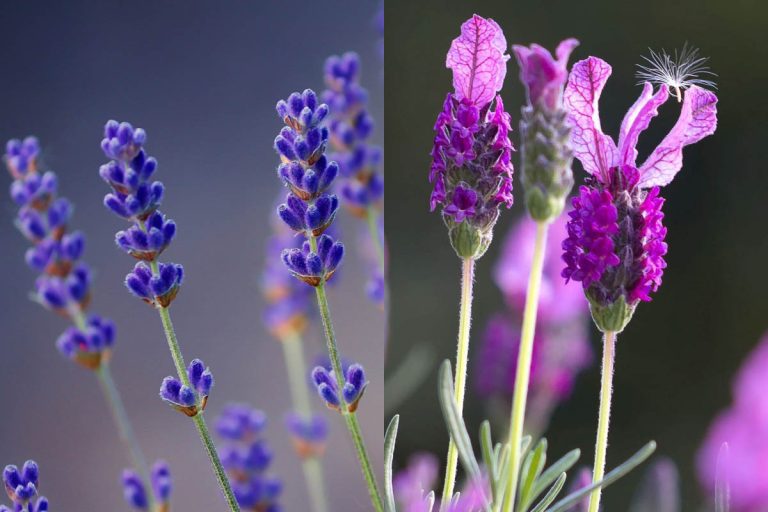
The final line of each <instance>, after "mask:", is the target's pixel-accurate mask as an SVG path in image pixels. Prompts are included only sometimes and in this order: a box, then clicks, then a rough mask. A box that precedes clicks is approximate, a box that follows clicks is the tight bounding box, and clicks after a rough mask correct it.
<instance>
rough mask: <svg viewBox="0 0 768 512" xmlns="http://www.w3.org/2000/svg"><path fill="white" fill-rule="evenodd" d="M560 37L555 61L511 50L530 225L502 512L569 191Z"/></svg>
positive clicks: (516, 462)
mask: <svg viewBox="0 0 768 512" xmlns="http://www.w3.org/2000/svg"><path fill="white" fill-rule="evenodd" d="M578 44H579V43H578V41H576V40H575V39H566V40H565V41H563V42H561V43H560V45H558V47H557V51H556V55H557V59H555V58H553V57H552V54H551V53H550V52H549V51H548V50H546V49H545V48H543V47H541V46H539V45H537V44H533V45H531V47H530V48H528V47H525V46H520V45H515V46H514V48H513V49H514V52H515V57H516V58H517V62H518V65H519V66H520V80H521V81H522V83H523V85H524V86H525V89H526V93H527V100H528V102H527V104H526V105H525V106H524V107H523V109H522V117H521V120H520V133H521V139H522V143H521V148H522V182H523V189H524V193H525V204H526V207H527V209H528V213H529V215H530V216H531V218H532V219H533V220H535V221H536V230H535V236H534V237H533V238H532V239H531V240H530V242H529V243H531V246H532V247H533V254H532V256H531V264H530V272H529V274H528V285H527V288H526V295H525V309H524V311H523V319H522V326H521V335H520V345H519V351H518V355H517V367H516V371H515V387H514V394H513V399H512V409H511V413H510V419H509V445H510V471H509V479H508V481H507V488H508V489H510V492H509V493H508V494H507V495H506V496H505V498H504V505H503V507H502V510H504V511H505V512H511V510H512V507H513V504H514V502H515V494H516V491H517V489H516V487H517V479H518V472H519V470H520V467H521V466H520V463H521V460H520V459H521V450H520V446H521V444H520V442H521V439H522V435H523V422H524V418H525V411H526V402H527V397H528V386H529V382H530V371H531V359H532V357H533V344H534V335H535V332H536V318H537V311H538V305H539V295H540V289H541V279H542V271H543V265H544V261H543V260H544V250H545V247H546V245H547V232H548V226H549V224H550V223H551V222H553V221H554V220H555V219H556V218H557V217H559V216H560V213H561V212H562V211H563V207H564V205H565V198H566V197H567V196H568V194H569V193H570V191H571V188H572V187H573V172H572V171H571V162H572V160H573V151H572V149H571V140H570V139H571V128H570V126H569V125H568V123H567V120H566V118H567V111H566V109H565V108H564V107H563V102H562V96H563V87H564V85H565V81H566V79H567V77H568V68H567V65H568V58H569V57H570V54H571V51H573V49H574V48H575V47H576V46H577V45H578Z"/></svg>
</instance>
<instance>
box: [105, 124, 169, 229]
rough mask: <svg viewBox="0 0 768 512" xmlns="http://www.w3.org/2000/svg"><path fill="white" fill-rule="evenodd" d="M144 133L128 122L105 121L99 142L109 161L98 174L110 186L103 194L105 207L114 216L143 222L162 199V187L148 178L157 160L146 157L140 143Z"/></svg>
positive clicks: (144, 135)
mask: <svg viewBox="0 0 768 512" xmlns="http://www.w3.org/2000/svg"><path fill="white" fill-rule="evenodd" d="M145 140H146V133H145V132H144V130H142V129H141V128H137V129H134V128H133V127H132V126H131V125H130V124H129V123H118V122H117V121H108V122H107V124H106V126H105V127H104V139H103V140H102V141H101V147H102V150H104V154H105V155H106V156H107V157H108V158H111V159H112V160H111V161H110V162H108V163H106V164H104V165H102V166H101V168H100V169H99V175H100V176H101V178H102V179H103V180H104V181H105V182H107V184H109V186H111V187H112V192H111V193H109V194H107V195H106V196H105V197H104V204H105V206H106V207H107V208H108V209H109V210H111V211H112V212H113V213H115V214H116V215H118V216H120V217H123V218H125V219H128V220H133V221H144V220H146V219H147V217H149V215H150V214H152V212H154V211H155V210H156V209H157V208H158V207H159V206H160V203H161V202H162V200H163V196H164V194H165V188H164V187H163V184H162V183H160V182H159V181H150V178H151V177H152V175H153V174H154V172H155V170H156V169H157V160H155V159H154V158H152V157H149V156H147V154H146V152H145V151H144V148H143V145H144V142H145Z"/></svg>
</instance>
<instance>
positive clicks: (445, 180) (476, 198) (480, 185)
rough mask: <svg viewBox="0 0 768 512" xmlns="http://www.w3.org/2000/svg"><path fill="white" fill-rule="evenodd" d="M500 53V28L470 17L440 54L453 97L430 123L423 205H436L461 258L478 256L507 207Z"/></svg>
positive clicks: (503, 57) (506, 125)
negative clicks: (443, 55)
mask: <svg viewBox="0 0 768 512" xmlns="http://www.w3.org/2000/svg"><path fill="white" fill-rule="evenodd" d="M506 48H507V42H506V39H505V38H504V33H503V32H502V30H501V27H499V25H498V24H497V23H496V22H495V21H493V20H492V19H485V18H482V17H481V16H478V15H474V16H472V18H470V19H469V20H467V21H466V22H464V24H463V25H462V26H461V35H459V37H457V38H456V39H454V40H453V42H452V43H451V47H450V50H449V51H448V55H447V56H446V61H445V65H446V67H448V68H449V69H451V70H452V71H453V87H454V92H452V93H449V94H448V95H447V97H446V99H445V102H444V104H443V110H442V112H440V114H439V115H438V117H437V121H436V122H435V140H434V146H433V149H432V166H431V170H430V175H429V181H430V182H431V183H432V184H433V186H434V189H433V191H432V196H431V198H430V208H431V210H432V211H434V210H435V209H437V208H438V207H440V208H441V211H442V214H443V220H444V221H445V224H446V226H447V227H448V232H449V236H450V239H451V244H452V245H453V248H454V249H455V250H456V253H457V254H458V255H459V257H461V258H472V259H477V258H479V257H480V256H482V255H483V254H484V253H485V251H486V250H487V249H488V246H489V245H490V243H491V239H492V236H493V226H494V225H495V224H496V220H497V219H498V217H499V208H500V207H501V206H502V205H504V206H506V207H507V208H509V207H510V206H512V201H513V198H512V172H513V168H512V163H511V161H510V157H511V154H512V151H514V148H513V147H512V142H511V141H510V140H509V132H510V131H511V130H512V127H511V125H510V116H509V114H508V113H506V112H505V111H504V104H503V102H502V101H501V97H500V96H499V95H498V94H497V93H498V92H499V91H500V90H501V87H502V85H503V83H504V77H505V76H506V74H507V60H509V55H507V54H506V53H505V51H506Z"/></svg>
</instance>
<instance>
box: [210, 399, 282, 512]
mask: <svg viewBox="0 0 768 512" xmlns="http://www.w3.org/2000/svg"><path fill="white" fill-rule="evenodd" d="M266 424H267V418H266V416H265V415H264V413H263V412H261V411H259V410H256V409H252V408H251V407H249V406H247V405H244V404H234V403H231V404H227V405H226V406H225V407H224V410H223V411H222V413H221V415H220V416H219V417H218V418H217V420H216V431H217V432H218V434H219V435H220V436H221V437H222V438H223V439H224V440H225V441H226V444H225V445H224V447H223V448H221V449H220V453H219V455H220V457H221V462H222V464H223V465H224V469H225V470H226V472H227V475H228V476H229V479H230V482H231V483H232V490H233V491H234V493H235V497H236V498H237V502H238V504H239V505H240V506H241V507H242V508H243V509H244V510H254V511H259V512H279V511H280V510H282V508H281V507H280V505H279V504H278V503H277V499H278V497H279V496H280V493H281V492H282V488H283V485H282V482H281V481H280V480H279V479H278V478H275V477H272V476H270V475H268V474H267V470H268V469H269V465H270V463H271V462H272V451H271V450H270V448H269V446H268V445H267V442H266V440H264V439H263V438H262V437H261V435H262V433H263V430H264V428H265V427H266Z"/></svg>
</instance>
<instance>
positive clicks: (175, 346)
mask: <svg viewBox="0 0 768 512" xmlns="http://www.w3.org/2000/svg"><path fill="white" fill-rule="evenodd" d="M150 266H151V267H152V272H153V274H155V275H158V274H159V268H158V264H157V261H152V262H151V263H150ZM156 309H157V312H158V313H159V314H160V320H161V321H162V323H163V331H164V332H165V339H166V341H167V342H168V348H169V349H170V351H171V358H172V359H173V364H174V366H175V367H176V373H178V375H179V379H181V382H182V383H183V384H184V385H185V386H187V387H189V388H192V385H191V383H190V381H189V375H187V370H186V364H185V363H184V356H183V355H182V354H181V348H180V347H179V340H178V339H177V338H176V331H175V329H174V328H173V323H172V322H171V313H170V311H169V310H168V308H164V307H161V306H158V307H157V308H156ZM193 421H194V423H195V427H197V433H198V434H199V435H200V440H201V441H202V442H203V445H204V446H205V451H206V453H207V454H208V458H209V459H210V461H211V466H212V467H213V472H214V474H215V475H216V480H218V482H219V487H220V488H221V492H222V493H223V494H224V498H225V499H226V500H227V504H228V505H229V509H230V510H231V511H232V512H240V506H239V505H238V504H237V499H236V498H235V494H234V492H233V491H232V486H231V485H230V483H229V478H227V475H226V473H225V472H224V466H222V465H221V460H220V459H219V454H218V452H217V451H216V446H215V445H214V444H213V439H211V433H210V432H209V431H208V425H206V423H205V418H204V417H203V411H200V412H198V413H197V415H196V416H194V418H193Z"/></svg>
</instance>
